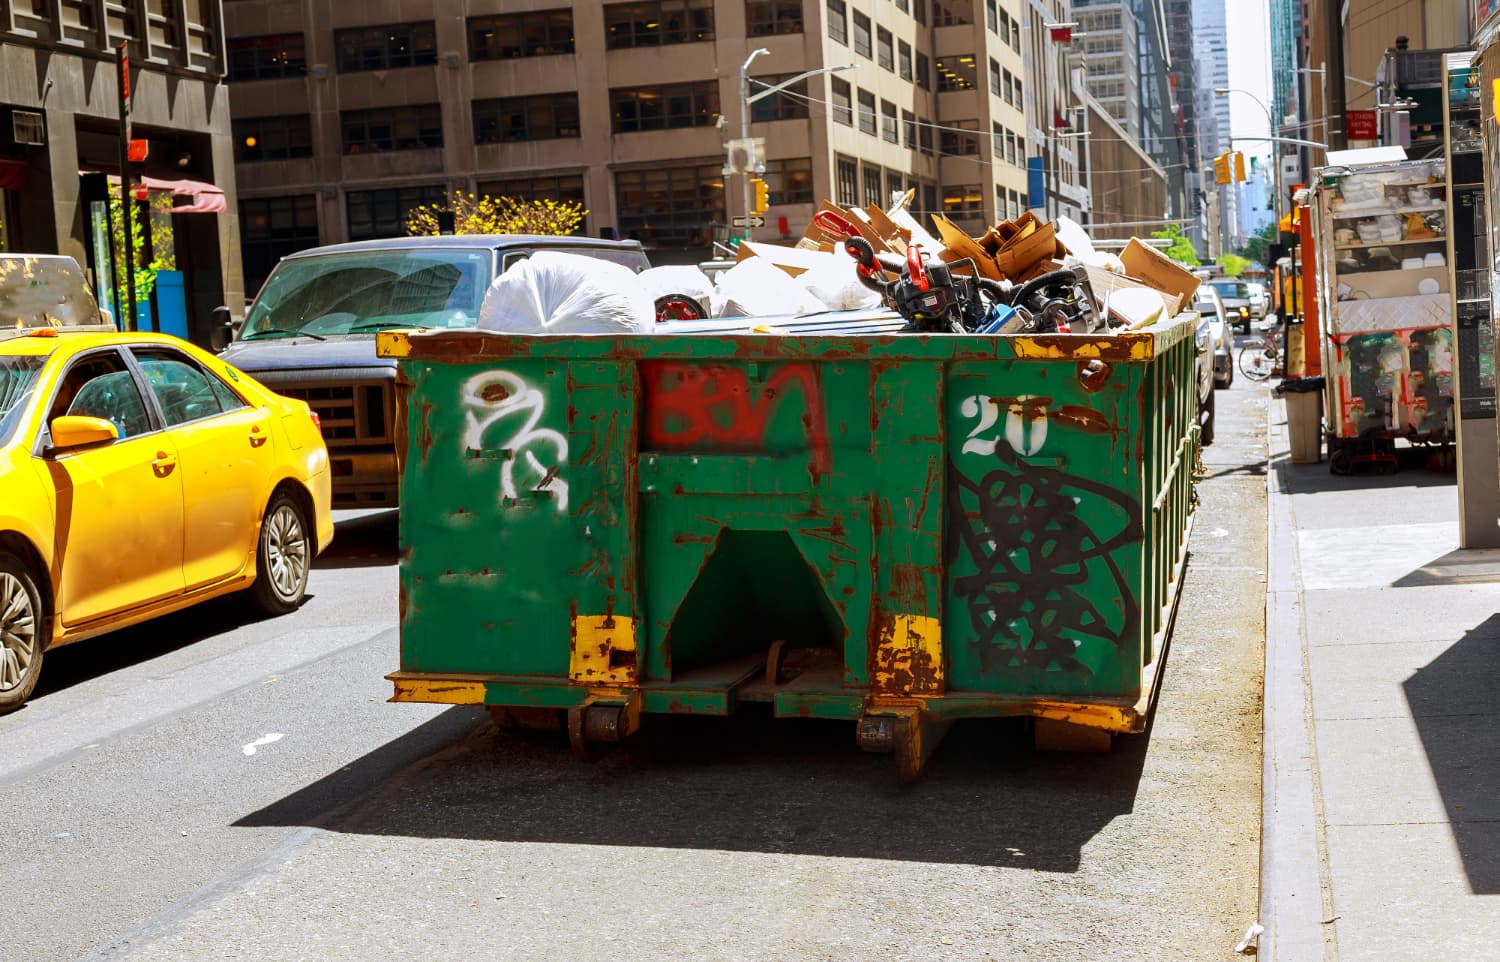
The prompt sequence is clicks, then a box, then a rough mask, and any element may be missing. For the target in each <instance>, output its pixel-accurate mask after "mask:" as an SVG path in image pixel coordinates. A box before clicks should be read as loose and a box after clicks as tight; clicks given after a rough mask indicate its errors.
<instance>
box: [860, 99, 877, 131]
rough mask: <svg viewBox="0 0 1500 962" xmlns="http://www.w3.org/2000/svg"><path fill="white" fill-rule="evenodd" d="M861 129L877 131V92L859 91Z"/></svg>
mask: <svg viewBox="0 0 1500 962" xmlns="http://www.w3.org/2000/svg"><path fill="white" fill-rule="evenodd" d="M859 129H860V130H861V131H862V132H863V133H867V134H873V133H875V94H873V93H871V92H870V91H868V90H861V91H860V92H859Z"/></svg>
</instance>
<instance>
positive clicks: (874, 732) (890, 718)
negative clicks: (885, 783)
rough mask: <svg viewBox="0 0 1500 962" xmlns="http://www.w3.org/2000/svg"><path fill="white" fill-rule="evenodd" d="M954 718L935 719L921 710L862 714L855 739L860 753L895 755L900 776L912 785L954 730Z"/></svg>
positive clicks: (856, 726) (857, 724)
mask: <svg viewBox="0 0 1500 962" xmlns="http://www.w3.org/2000/svg"><path fill="white" fill-rule="evenodd" d="M952 725H953V720H952V719H951V718H933V717H932V716H931V715H926V714H924V713H922V712H920V711H913V712H910V713H905V714H900V715H862V716H860V719H859V721H858V722H857V723H856V724H855V729H854V740H855V744H857V745H858V746H859V749H860V751H864V752H893V753H894V754H895V756H896V774H897V776H898V777H899V778H900V779H901V780H902V781H903V782H908V781H911V780H912V779H914V778H916V777H917V776H918V775H920V774H922V766H923V765H925V764H926V763H927V759H928V758H930V757H932V753H933V751H934V750H936V749H937V747H938V743H939V742H941V741H942V740H943V736H944V735H946V734H948V729H949V728H950V727H952Z"/></svg>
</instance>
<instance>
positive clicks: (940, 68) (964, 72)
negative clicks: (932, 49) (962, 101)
mask: <svg viewBox="0 0 1500 962" xmlns="http://www.w3.org/2000/svg"><path fill="white" fill-rule="evenodd" d="M976 73H977V72H976V70H975V68H974V56H973V54H959V55H957V56H948V57H939V58H937V75H938V91H939V92H943V91H948V90H973V89H974V88H975V87H976V86H977V83H976V80H977V77H976Z"/></svg>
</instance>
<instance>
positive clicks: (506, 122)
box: [473, 93, 581, 144]
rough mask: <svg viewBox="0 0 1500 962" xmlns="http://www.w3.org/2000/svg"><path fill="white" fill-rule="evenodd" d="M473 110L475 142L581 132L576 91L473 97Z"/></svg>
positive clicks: (488, 142) (496, 141)
mask: <svg viewBox="0 0 1500 962" xmlns="http://www.w3.org/2000/svg"><path fill="white" fill-rule="evenodd" d="M473 113H474V143H476V144H506V143H518V142H520V141H526V140H556V139H558V138H564V137H577V136H579V135H580V132H581V131H580V128H579V121H578V94H576V93H555V94H541V95H538V96H535V97H509V98H506V99H504V100H476V101H474V102H473Z"/></svg>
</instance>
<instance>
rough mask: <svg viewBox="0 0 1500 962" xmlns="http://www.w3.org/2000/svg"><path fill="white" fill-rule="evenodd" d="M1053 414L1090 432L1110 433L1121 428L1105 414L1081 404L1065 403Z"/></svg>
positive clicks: (1066, 422)
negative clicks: (1112, 422)
mask: <svg viewBox="0 0 1500 962" xmlns="http://www.w3.org/2000/svg"><path fill="white" fill-rule="evenodd" d="M1052 415H1053V417H1055V418H1057V419H1058V421H1059V422H1061V423H1062V424H1064V425H1066V426H1068V427H1075V428H1078V429H1080V430H1082V431H1084V432H1087V433H1088V434H1109V433H1111V432H1114V431H1119V430H1120V428H1118V427H1116V426H1115V425H1113V424H1111V423H1110V421H1109V419H1108V418H1106V417H1105V416H1104V415H1102V414H1100V413H1099V412H1098V411H1095V410H1094V409H1093V408H1086V407H1084V406H1083V405H1081V404H1064V405H1063V406H1062V407H1060V408H1058V409H1057V410H1056V411H1054V412H1052Z"/></svg>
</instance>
